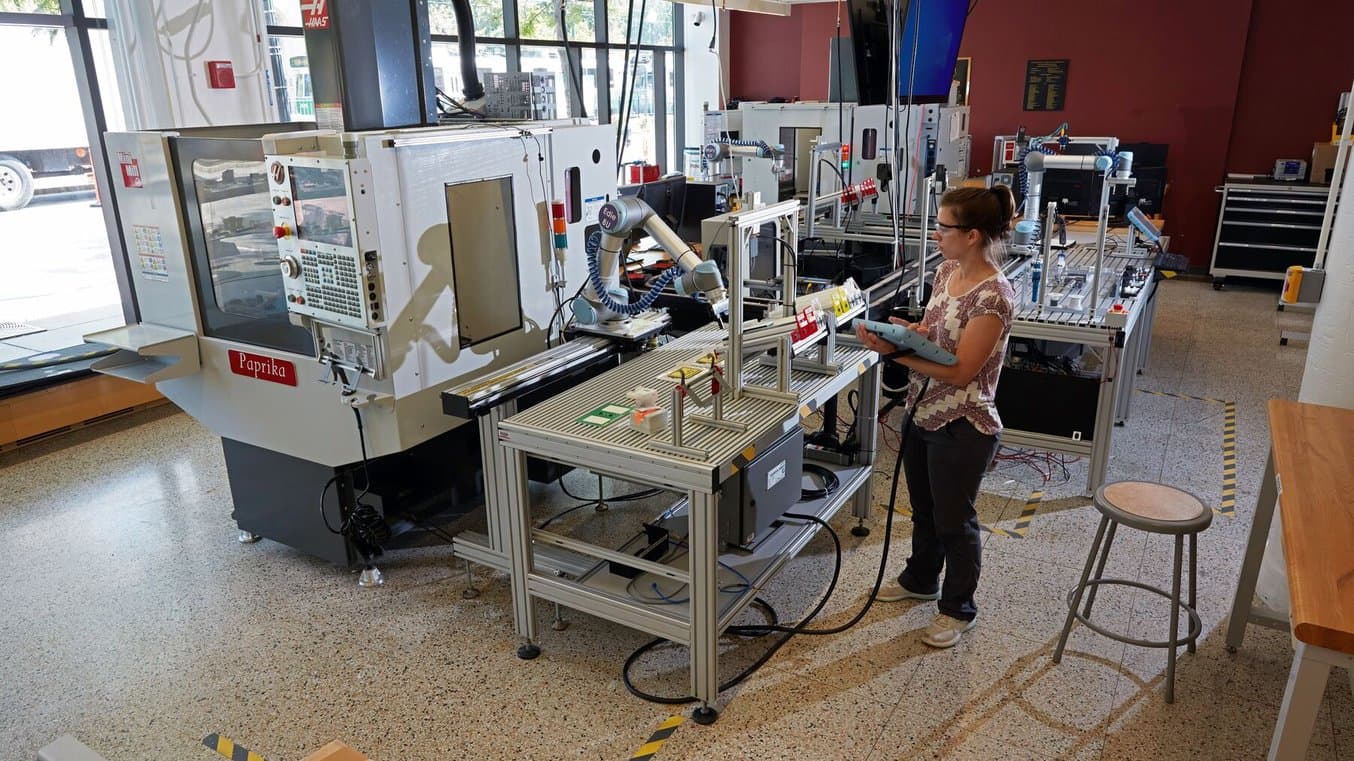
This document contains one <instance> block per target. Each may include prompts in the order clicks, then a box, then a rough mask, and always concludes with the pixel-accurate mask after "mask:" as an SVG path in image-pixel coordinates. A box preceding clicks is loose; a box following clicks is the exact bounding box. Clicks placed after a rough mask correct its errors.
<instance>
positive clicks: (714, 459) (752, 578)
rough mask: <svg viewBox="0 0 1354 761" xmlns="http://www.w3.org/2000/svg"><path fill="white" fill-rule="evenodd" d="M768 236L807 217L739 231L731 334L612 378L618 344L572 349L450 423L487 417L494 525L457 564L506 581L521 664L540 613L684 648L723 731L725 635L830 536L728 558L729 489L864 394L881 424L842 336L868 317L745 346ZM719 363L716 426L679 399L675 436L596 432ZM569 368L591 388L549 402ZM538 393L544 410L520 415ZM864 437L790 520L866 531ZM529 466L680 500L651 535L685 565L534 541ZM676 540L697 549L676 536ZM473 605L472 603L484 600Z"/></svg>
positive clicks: (861, 407)
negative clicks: (659, 595) (639, 581)
mask: <svg viewBox="0 0 1354 761" xmlns="http://www.w3.org/2000/svg"><path fill="white" fill-rule="evenodd" d="M770 223H774V224H776V225H777V235H778V236H781V237H784V238H788V239H789V240H794V239H795V238H796V235H797V232H798V231H797V204H796V203H795V202H787V203H783V204H776V205H772V206H769V207H764V208H761V209H753V210H749V211H746V212H742V213H739V214H735V215H732V216H731V217H730V226H731V228H732V229H731V236H730V240H731V250H730V252H729V254H730V255H729V259H728V262H729V273H728V274H729V282H730V284H731V285H732V286H734V287H732V288H731V289H730V290H729V295H730V306H729V321H728V323H727V326H726V325H723V324H720V323H718V322H717V323H712V324H710V325H708V326H706V327H704V328H701V329H698V330H696V331H692V332H691V333H688V334H686V335H685V336H682V337H680V338H677V339H675V340H673V341H670V342H668V343H666V344H664V345H662V346H659V347H658V348H656V349H652V350H650V351H647V352H644V353H641V354H638V355H637V356H635V357H633V358H631V359H630V360H629V361H627V362H624V363H622V364H620V365H619V366H618V367H612V368H610V369H603V368H604V366H605V365H606V364H607V363H609V362H614V359H613V358H612V357H614V356H615V355H616V354H617V353H618V352H616V350H615V347H614V346H610V347H609V342H608V341H607V340H606V339H601V338H587V339H581V341H586V342H587V344H586V346H585V347H583V348H578V349H571V348H570V347H571V346H572V345H574V344H577V343H580V341H575V342H570V343H566V344H564V345H562V346H560V347H556V348H555V349H552V350H550V351H547V352H544V353H543V354H541V355H538V357H537V358H532V359H529V360H525V361H523V362H521V363H518V365H516V366H514V367H510V368H507V369H506V370H504V371H503V373H501V374H500V376H496V378H493V379H490V381H487V382H479V383H476V384H467V385H465V386H462V387H458V388H456V389H451V390H450V391H448V392H447V394H446V395H444V402H445V403H446V411H447V412H448V413H449V414H454V415H458V416H461V417H477V418H478V426H479V434H480V443H481V451H482V455H483V461H484V481H485V484H486V493H485V500H486V504H487V512H488V527H487V533H486V534H477V533H471V532H464V533H463V534H462V535H461V536H459V537H457V540H456V542H455V543H454V545H453V553H454V554H455V555H456V556H458V557H461V558H463V559H465V560H467V561H468V562H475V563H481V564H484V565H488V566H491V567H495V568H499V569H501V570H504V571H506V572H507V573H508V575H509V578H510V586H511V591H512V601H513V620H514V626H515V630H516V633H517V635H518V637H519V638H520V640H521V643H520V647H519V648H518V655H519V656H520V657H522V658H526V659H530V658H535V657H537V656H538V655H539V654H540V648H539V645H538V637H537V634H538V628H537V620H536V615H535V609H534V603H533V601H534V600H536V599H541V600H548V601H551V602H554V603H556V605H562V606H567V607H569V608H571V609H574V610H578V611H582V612H586V613H590V614H592V615H595V616H598V617H599V618H603V619H606V620H609V621H613V622H616V623H620V624H622V625H625V626H629V627H631V628H634V629H638V630H641V631H645V632H648V633H650V634H653V635H654V636H657V637H662V638H664V639H667V640H669V641H672V642H674V643H677V644H680V645H685V646H687V647H688V648H689V650H690V656H689V662H690V663H689V665H690V671H691V697H692V698H693V699H694V700H695V701H697V702H699V703H700V707H699V708H698V709H697V711H696V713H695V714H694V716H695V717H696V718H697V720H702V721H713V720H714V719H715V717H716V716H717V711H716V710H715V708H714V706H715V704H716V701H717V699H718V696H719V675H718V641H719V637H720V635H721V633H722V632H724V631H725V630H726V629H727V628H728V627H729V626H730V625H731V624H732V623H733V621H734V619H735V618H736V617H737V616H738V615H739V614H740V613H741V612H742V611H743V610H744V609H745V608H746V607H747V606H748V605H750V604H751V603H752V601H753V599H754V598H755V597H756V595H757V594H758V592H759V590H760V589H761V588H762V587H764V586H765V584H766V583H768V582H769V580H770V579H771V578H772V577H773V576H774V575H775V574H776V573H777V572H778V571H779V570H780V569H781V568H782V567H783V566H784V565H785V563H787V562H788V561H789V560H790V559H791V558H793V557H794V556H795V555H797V554H798V553H799V552H800V551H801V550H802V549H803V548H804V546H805V545H806V544H807V543H808V542H809V541H810V540H811V539H812V538H813V536H814V535H815V534H816V533H817V532H818V530H819V529H820V524H818V523H817V522H815V521H813V520H808V519H803V518H791V517H782V518H781V519H780V520H779V521H777V522H776V523H775V524H774V525H773V527H772V529H771V531H770V532H769V533H767V534H765V535H764V536H760V537H758V539H757V541H756V544H755V545H753V546H752V547H750V548H741V549H735V550H731V551H730V552H727V553H721V551H722V550H723V549H724V546H725V545H724V543H723V540H722V539H721V537H720V535H719V517H718V516H719V509H720V501H721V499H722V498H723V497H724V495H725V491H726V488H725V486H726V484H727V483H729V482H730V481H731V479H733V478H734V477H735V476H736V475H737V474H738V473H739V472H740V470H742V469H744V468H747V467H748V466H749V464H750V463H752V462H753V461H754V460H755V459H756V458H757V456H758V453H759V452H766V451H767V450H769V449H771V448H772V447H773V446H774V445H776V444H778V443H779V442H781V440H782V439H783V438H784V437H785V436H786V435H787V434H788V433H791V432H792V431H793V429H794V428H795V427H797V426H800V425H802V424H803V423H804V421H805V420H806V419H807V418H809V417H811V416H812V415H813V414H814V413H815V412H816V411H817V410H818V409H820V408H821V407H822V406H824V405H826V404H828V402H829V401H831V400H833V399H835V398H836V397H837V396H838V395H839V394H840V393H842V392H843V391H845V390H847V389H848V388H850V387H852V386H853V385H854V386H855V389H856V391H857V393H858V395H859V403H858V406H857V410H856V413H857V419H858V420H867V421H872V420H874V419H875V418H876V417H877V411H878V408H879V364H878V363H879V357H878V355H877V354H875V353H874V352H872V351H870V350H868V349H866V348H865V347H864V346H862V345H860V344H859V343H858V342H857V341H855V338H854V336H853V335H849V334H848V335H838V334H837V327H838V325H839V324H842V325H844V324H845V323H846V321H847V320H849V319H850V318H851V317H852V316H854V315H855V314H858V313H862V312H864V311H865V309H866V308H867V306H866V304H865V303H860V304H857V305H855V306H853V307H851V308H850V309H844V310H843V311H841V312H840V313H838V312H831V313H829V314H825V315H824V316H823V322H822V324H821V325H820V327H819V329H818V331H817V332H815V333H814V335H813V336H811V337H807V338H806V337H802V336H792V335H790V334H786V335H785V336H783V337H779V338H776V337H774V336H773V337H772V338H771V339H769V341H770V343H769V344H768V343H767V340H768V339H763V338H755V337H754V336H756V335H757V330H756V328H757V327H758V326H756V325H753V326H747V327H749V328H751V330H752V332H750V333H749V332H747V331H745V325H744V321H743V318H742V314H743V301H744V297H743V289H742V288H740V287H737V285H738V284H740V283H741V282H742V269H743V267H742V261H743V256H742V254H743V252H744V251H745V250H746V249H748V248H749V247H750V245H751V238H752V236H753V235H756V234H760V233H759V231H760V230H762V229H763V227H764V226H765V225H767V224H770ZM787 258H788V257H787ZM784 265H785V266H784V269H783V272H782V277H783V278H784V279H783V284H786V285H787V287H785V288H784V289H783V292H782V298H781V302H782V303H781V305H780V308H779V311H781V312H782V313H783V314H780V315H778V316H779V317H781V318H787V317H790V316H791V315H794V314H796V312H797V305H796V291H795V288H794V283H795V280H796V277H795V270H794V264H793V260H792V259H791V260H790V261H789V262H786V263H784ZM776 316H777V315H770V317H771V318H772V319H774V318H775V317H776ZM759 342H760V343H759ZM745 344H747V345H748V346H753V345H757V346H762V347H763V348H765V347H766V346H774V347H775V348H776V349H777V351H776V354H775V356H774V357H772V356H769V355H767V354H766V353H765V352H764V351H745V350H744V345H745ZM608 347H609V348H608ZM795 349H799V350H800V351H795ZM609 352H610V356H608V353H609ZM714 354H718V356H720V357H721V358H722V361H723V370H724V377H723V382H722V384H721V385H723V387H724V388H723V392H722V393H720V394H718V395H715V396H713V397H712V398H711V399H708V400H706V402H704V405H703V406H706V407H708V406H709V405H710V404H713V405H714V406H713V415H711V414H709V413H708V412H706V411H704V410H701V409H699V408H698V407H697V406H695V405H693V404H688V403H685V402H684V401H682V400H683V399H685V398H686V397H687V396H688V395H689V392H688V391H687V390H686V386H685V385H684V384H683V385H682V386H681V388H680V389H679V388H678V387H676V386H673V393H672V402H673V403H672V407H671V409H670V410H669V411H668V414H669V415H671V422H670V423H669V424H668V428H667V430H664V431H662V432H659V433H656V434H646V433H643V432H640V431H639V430H637V429H635V428H634V427H632V426H630V425H629V424H627V423H624V422H621V421H615V422H612V423H610V424H606V425H601V426H598V425H596V424H595V423H591V422H589V421H588V420H587V418H588V415H589V412H591V411H595V410H596V409H598V408H599V407H602V406H604V405H608V404H614V405H625V404H627V401H626V393H627V392H629V391H631V390H633V389H635V388H636V387H640V386H648V385H655V383H656V379H659V378H663V377H664V376H665V375H666V374H667V373H668V372H669V371H671V370H672V369H673V368H674V367H682V366H691V365H693V364H694V365H699V364H700V360H701V358H703V357H709V356H712V355H714ZM796 354H799V355H801V356H794V355H796ZM745 359H746V360H747V361H745ZM567 367H576V368H578V369H579V372H580V373H584V374H585V375H583V376H582V377H584V378H586V379H584V380H582V381H581V382H578V381H577V379H575V381H574V382H572V383H571V384H569V388H568V389H567V390H564V391H562V392H560V393H555V392H556V391H557V389H558V385H557V384H554V383H551V384H550V386H551V387H550V388H548V389H547V388H545V387H544V386H543V385H539V384H542V383H545V382H546V381H544V380H542V379H544V378H545V377H546V376H547V375H549V374H551V373H553V372H554V371H556V370H558V369H559V368H567ZM543 368H544V369H543ZM585 368H592V369H585ZM546 370H550V371H551V373H547V372H546ZM711 374H712V377H713V374H714V368H711ZM708 380H709V379H708V378H707V379H704V381H703V382H708ZM664 382H665V381H658V382H657V383H658V384H659V385H662V383H664ZM693 387H694V386H693ZM679 391H680V393H679ZM529 393H534V395H536V396H538V397H541V398H542V400H541V401H539V402H537V403H536V404H534V405H532V406H530V407H529V408H526V409H524V410H523V411H520V412H519V407H522V406H525V405H522V404H521V401H522V400H523V399H525V398H526V396H527V394H529ZM692 398H693V399H694V398H695V397H694V396H693V397H692ZM857 430H858V440H859V451H858V453H857V455H856V457H855V458H854V459H850V460H849V461H847V462H845V463H842V462H823V463H820V464H821V465H822V466H823V467H825V468H827V469H828V470H830V471H831V472H832V473H833V475H834V476H835V477H836V479H837V486H836V488H835V489H831V490H827V493H826V494H824V495H822V496H820V497H817V498H814V499H808V500H801V501H800V502H798V503H796V504H794V505H792V506H788V507H789V509H790V510H791V511H793V512H795V514H799V515H812V516H814V517H816V518H817V519H819V520H822V521H828V520H830V519H831V518H832V517H833V516H834V515H836V514H837V513H838V512H839V511H840V509H841V508H842V507H843V506H844V505H846V504H847V503H850V504H851V505H852V514H853V515H854V516H855V517H856V518H857V520H858V522H861V523H863V522H864V520H865V519H866V518H868V516H869V512H870V508H871V502H872V499H871V491H870V482H871V475H872V473H873V469H874V462H875V457H876V452H877V436H878V432H877V429H876V427H875V426H873V425H863V426H858V429H857ZM528 458H536V459H539V460H545V461H549V462H553V463H557V464H559V465H562V466H566V467H574V468H584V469H587V470H588V471H591V472H593V473H596V474H598V475H605V476H610V477H613V478H618V479H622V480H625V481H629V482H633V483H639V484H643V485H648V486H652V487H657V488H660V489H662V490H664V491H668V492H672V493H673V494H674V495H675V499H674V500H673V502H672V503H670V505H669V506H668V507H667V509H666V510H664V511H662V514H661V515H660V516H658V517H657V518H655V519H654V520H653V521H652V522H651V525H662V526H663V527H665V530H667V531H668V532H670V533H671V534H672V536H673V537H674V538H676V541H677V543H678V544H684V545H685V546H686V548H687V552H686V553H685V554H684V555H682V556H680V557H678V558H674V559H673V561H672V562H660V561H661V560H662V558H659V559H656V560H655V559H650V558H648V557H646V556H643V555H645V553H644V552H643V551H644V549H645V541H646V534H645V533H644V532H643V531H637V532H636V533H635V535H634V536H632V537H631V538H630V539H628V540H626V541H624V542H622V543H621V544H620V546H619V547H617V546H601V545H598V544H592V543H589V542H586V541H583V540H582V539H579V538H576V537H574V536H569V535H565V534H562V533H558V532H554V531H548V530H545V529H544V528H536V527H533V526H532V523H531V501H530V492H529V490H528V488H527V469H528ZM679 530H684V531H685V535H684V536H680V537H679V536H677V532H678V531H679ZM721 554H724V555H726V556H727V561H725V560H723V559H721ZM734 564H737V569H735V566H734ZM618 566H623V567H625V568H627V569H630V570H631V571H633V572H635V573H647V574H651V575H652V576H653V577H655V578H658V579H666V580H669V581H672V582H676V583H679V584H682V585H685V586H686V588H687V590H688V593H687V599H686V601H685V603H682V604H673V603H672V601H668V600H653V599H646V598H643V597H640V596H638V595H633V594H630V593H629V585H628V583H627V581H626V578H625V577H624V576H621V575H617V574H613V573H610V571H611V570H612V569H614V568H616V567H618ZM468 567H469V566H468V565H467V568H468ZM721 567H722V568H725V569H735V571H734V572H735V573H737V575H738V576H739V577H740V580H742V581H743V582H744V583H743V584H742V585H740V586H736V587H727V586H722V585H721V584H720V581H719V578H718V577H719V573H720V569H721ZM472 590H473V588H471V589H470V590H468V591H470V593H471V594H472V595H473V591H472ZM679 603H680V601H679Z"/></svg>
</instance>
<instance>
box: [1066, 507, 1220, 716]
mask: <svg viewBox="0 0 1354 761" xmlns="http://www.w3.org/2000/svg"><path fill="white" fill-rule="evenodd" d="M1095 507H1096V509H1097V510H1099V511H1100V515H1101V518H1100V527H1099V528H1098V529H1096V532H1095V542H1093V543H1092V544H1091V552H1090V554H1088V555H1087V556H1086V567H1085V568H1084V569H1083V570H1082V572H1081V582H1080V583H1079V584H1077V586H1076V588H1075V589H1073V590H1071V591H1069V592H1068V593H1067V622H1066V623H1065V624H1063V631H1062V636H1061V637H1059V638H1058V647H1057V649H1056V650H1054V651H1053V662H1054V663H1058V662H1059V661H1061V660H1062V655H1063V648H1064V647H1066V646H1067V636H1068V635H1069V634H1071V633H1072V622H1073V621H1074V620H1075V621H1080V622H1081V623H1083V624H1085V625H1086V627H1087V628H1089V629H1091V630H1092V631H1094V632H1096V633H1097V634H1103V635H1104V636H1106V637H1109V638H1110V639H1113V640H1116V641H1119V642H1125V643H1127V644H1130V645H1137V646H1139V647H1164V648H1166V702H1167V703H1173V702H1175V655H1176V650H1177V649H1178V648H1179V647H1180V645H1182V644H1184V645H1185V646H1186V648H1187V649H1188V651H1189V652H1191V653H1192V652H1194V646H1195V640H1197V639H1198V638H1199V633H1200V632H1201V631H1202V630H1203V624H1202V623H1201V622H1200V621H1199V614H1198V613H1197V612H1196V611H1195V609H1194V604H1195V601H1194V597H1195V579H1196V577H1197V575H1198V574H1197V571H1198V538H1199V532H1200V531H1203V530H1204V529H1206V528H1208V526H1209V524H1211V523H1212V522H1213V511H1212V510H1209V509H1208V507H1207V506H1205V505H1204V503H1203V502H1202V501H1200V500H1199V498H1197V497H1195V496H1194V495H1193V494H1190V493H1188V492H1185V491H1182V490H1180V489H1176V488H1175V487H1172V486H1165V485H1163V484H1154V483H1149V482H1146V481H1118V482H1115V483H1112V484H1105V485H1104V486H1102V487H1100V489H1099V490H1098V491H1097V492H1096V493H1095ZM1120 524H1122V525H1124V526H1128V527H1129V528H1135V529H1138V530H1139V531H1146V532H1149V533H1152V534H1168V535H1172V536H1174V537H1175V570H1174V573H1173V574H1172V576H1171V592H1170V594H1167V593H1166V591H1165V590H1162V589H1158V588H1156V587H1153V586H1149V585H1147V584H1143V583H1142V582H1140V581H1130V580H1128V579H1107V578H1104V574H1105V563H1106V561H1108V560H1109V555H1110V545H1111V544H1112V543H1113V542H1114V532H1115V530H1117V529H1118V528H1119V526H1120ZM1107 528H1108V529H1109V531H1108V532H1106V529H1107ZM1186 535H1188V536H1189V603H1188V604H1186V603H1185V602H1183V601H1182V600H1181V599H1180V570H1181V560H1182V555H1183V552H1184V545H1185V536H1186ZM1102 539H1103V540H1104V546H1103V547H1102V546H1101V540H1102ZM1097 553H1099V555H1100V562H1099V564H1097V563H1096V554H1097ZM1092 566H1095V577H1094V578H1092V577H1091V567H1092ZM1106 584H1116V585H1119V586H1126V587H1136V588H1138V589H1143V590H1146V591H1148V592H1151V593H1153V594H1158V595H1161V596H1162V597H1165V598H1166V599H1168V600H1170V601H1171V629H1170V635H1169V636H1168V637H1167V638H1166V639H1165V640H1164V641H1163V640H1143V639H1135V638H1133V637H1129V636H1127V635H1124V634H1118V633H1116V632H1111V631H1108V630H1106V629H1104V628H1103V627H1101V626H1100V625H1098V624H1096V623H1093V622H1092V621H1091V606H1092V605H1094V604H1095V593H1096V590H1097V589H1098V588H1099V587H1100V586H1101V585H1106ZM1088 587H1089V589H1090V591H1089V593H1088V592H1087V588H1088ZM1082 595H1085V596H1086V608H1085V610H1083V611H1081V612H1078V611H1077V608H1078V607H1080V606H1081V598H1082ZM1182 609H1183V610H1184V611H1185V613H1186V614H1187V615H1189V633H1188V634H1186V635H1185V637H1184V639H1183V640H1182V639H1180V635H1179V624H1180V611H1181V610H1182Z"/></svg>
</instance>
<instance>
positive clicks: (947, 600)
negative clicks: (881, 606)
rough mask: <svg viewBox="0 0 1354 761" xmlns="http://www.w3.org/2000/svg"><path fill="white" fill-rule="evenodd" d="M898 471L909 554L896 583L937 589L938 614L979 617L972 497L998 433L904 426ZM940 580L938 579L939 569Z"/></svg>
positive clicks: (957, 426) (959, 425)
mask: <svg viewBox="0 0 1354 761" xmlns="http://www.w3.org/2000/svg"><path fill="white" fill-rule="evenodd" d="M904 436H905V441H906V444H905V446H906V448H905V449H904V451H903V472H904V474H905V475H906V477H907V492H908V495H909V497H910V498H911V500H912V557H910V558H908V559H907V567H906V568H905V569H904V570H903V572H902V574H900V575H899V576H898V582H899V583H900V584H902V585H903V586H904V587H906V588H907V589H909V590H911V591H913V592H918V593H921V594H934V593H935V592H936V591H937V590H939V591H940V603H939V607H940V612H941V613H944V614H945V615H947V616H951V617H953V618H958V619H960V620H963V621H970V620H972V619H973V617H974V616H976V615H978V607H977V606H976V605H975V604H974V602H973V593H974V592H975V591H977V589H978V573H979V571H980V570H981V568H982V549H983V545H982V534H981V532H980V529H979V528H978V511H977V509H976V508H975V507H974V501H975V500H976V499H977V498H978V488H979V487H980V486H981V485H982V481H983V473H984V472H986V470H987V466H988V463H990V462H991V461H992V456H993V455H994V454H996V452H997V437H996V436H988V435H986V434H984V433H982V432H980V431H978V429H976V428H974V427H973V424H972V423H969V422H968V421H967V420H964V419H960V420H956V421H954V422H953V423H950V424H949V425H947V426H944V427H943V428H941V429H940V430H938V431H928V430H926V429H925V428H920V427H918V426H915V425H911V424H909V430H908V431H906V432H905V433H904ZM942 568H944V570H945V583H944V584H943V585H942V584H941V583H940V572H941V569H942Z"/></svg>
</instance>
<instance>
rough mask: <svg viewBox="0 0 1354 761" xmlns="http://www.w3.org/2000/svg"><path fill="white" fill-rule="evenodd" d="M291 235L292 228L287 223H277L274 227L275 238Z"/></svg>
mask: <svg viewBox="0 0 1354 761" xmlns="http://www.w3.org/2000/svg"><path fill="white" fill-rule="evenodd" d="M289 235H291V228H290V227H288V226H287V225H277V226H276V227H274V228H273V237H274V238H285V237H287V236H289Z"/></svg>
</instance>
